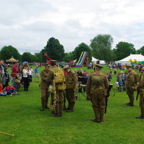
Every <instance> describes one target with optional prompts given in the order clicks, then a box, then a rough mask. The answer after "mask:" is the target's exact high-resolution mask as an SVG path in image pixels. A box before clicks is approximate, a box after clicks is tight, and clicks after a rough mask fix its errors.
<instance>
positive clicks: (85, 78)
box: [84, 75, 89, 84]
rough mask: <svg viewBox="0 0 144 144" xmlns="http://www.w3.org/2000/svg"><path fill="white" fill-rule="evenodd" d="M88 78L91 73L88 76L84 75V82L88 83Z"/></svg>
mask: <svg viewBox="0 0 144 144" xmlns="http://www.w3.org/2000/svg"><path fill="white" fill-rule="evenodd" d="M88 78H89V75H88V76H84V84H86V83H87V81H88Z"/></svg>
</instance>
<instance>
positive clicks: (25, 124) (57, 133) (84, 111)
mask: <svg viewBox="0 0 144 144" xmlns="http://www.w3.org/2000/svg"><path fill="white" fill-rule="evenodd" d="M42 69H44V67H41V68H39V72H40V71H41V70H42ZM74 69H75V68H74ZM77 69H78V68H77ZM82 69H83V70H84V69H86V68H82ZM107 70H108V68H107V67H105V68H104V69H103V72H105V73H106V71H107ZM87 71H88V72H89V73H90V72H93V70H87ZM33 80H34V78H33ZM115 81H116V76H113V79H112V81H111V83H113V84H114V83H115ZM114 89H115V92H116V95H115V96H114V97H110V99H109V101H108V109H107V110H108V111H107V114H105V116H104V120H105V121H104V123H103V124H98V123H94V122H92V121H91V119H92V118H94V112H93V110H92V107H91V105H92V104H91V102H90V101H87V100H86V99H85V98H84V97H83V96H82V95H81V100H80V101H79V100H77V101H76V105H75V108H74V112H73V113H66V112H65V111H64V112H63V117H60V118H59V117H51V116H50V113H51V112H50V110H44V111H43V112H41V111H40V108H41V99H40V97H41V92H40V88H39V83H35V82H32V83H31V87H30V88H29V90H30V91H29V92H24V91H23V86H22V87H21V92H20V95H16V96H14V97H10V96H6V97H0V131H2V132H6V133H10V134H13V133H14V134H15V138H12V137H10V136H7V135H4V134H0V143H1V144H31V143H35V144H42V143H43V144H45V143H46V144H47V143H48V144H56V143H60V144H68V143H70V144H83V143H87V144H93V143H98V144H119V143H122V144H127V143H129V144H131V143H132V144H135V143H137V144H138V143H144V138H143V137H144V124H143V123H144V120H141V119H140V120H139V119H136V118H135V117H136V116H139V115H140V108H139V101H135V106H134V107H128V106H126V104H125V103H126V102H129V101H128V96H127V95H126V92H121V93H120V92H118V90H117V88H116V87H115V85H114ZM111 93H112V94H113V90H112V91H111ZM135 96H136V93H135Z"/></svg>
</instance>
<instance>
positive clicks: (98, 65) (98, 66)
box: [95, 64, 103, 68]
mask: <svg viewBox="0 0 144 144" xmlns="http://www.w3.org/2000/svg"><path fill="white" fill-rule="evenodd" d="M95 66H96V67H97V68H103V66H102V65H100V64H96V65H95Z"/></svg>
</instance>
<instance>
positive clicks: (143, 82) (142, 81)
mask: <svg viewBox="0 0 144 144" xmlns="http://www.w3.org/2000/svg"><path fill="white" fill-rule="evenodd" d="M142 87H144V78H143V79H142V80H141V82H140V84H139V85H138V86H137V89H140V88H142Z"/></svg>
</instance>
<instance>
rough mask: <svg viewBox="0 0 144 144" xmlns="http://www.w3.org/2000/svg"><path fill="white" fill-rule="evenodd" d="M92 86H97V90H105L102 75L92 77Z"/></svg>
mask: <svg viewBox="0 0 144 144" xmlns="http://www.w3.org/2000/svg"><path fill="white" fill-rule="evenodd" d="M91 80H92V85H96V87H97V88H103V77H102V73H100V75H99V76H97V75H94V76H92V79H91Z"/></svg>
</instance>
